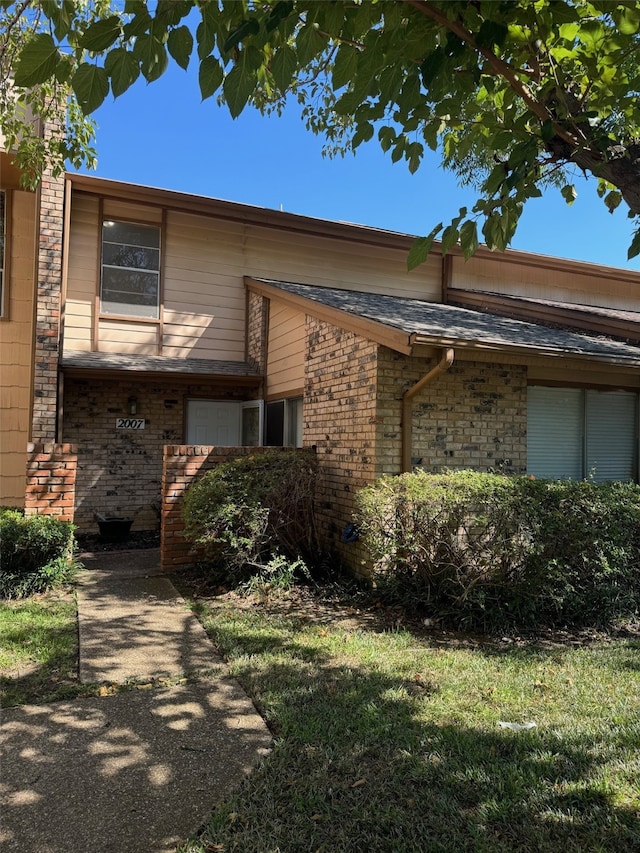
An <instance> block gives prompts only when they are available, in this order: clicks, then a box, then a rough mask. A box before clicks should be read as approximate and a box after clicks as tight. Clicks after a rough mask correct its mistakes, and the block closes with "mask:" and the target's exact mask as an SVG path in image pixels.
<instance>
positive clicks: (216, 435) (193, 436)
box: [186, 400, 242, 447]
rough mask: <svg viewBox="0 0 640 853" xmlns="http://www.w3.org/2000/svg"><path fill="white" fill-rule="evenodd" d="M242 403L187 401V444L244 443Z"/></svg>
mask: <svg viewBox="0 0 640 853" xmlns="http://www.w3.org/2000/svg"><path fill="white" fill-rule="evenodd" d="M241 424H242V403H229V402H221V401H219V400H188V401H187V430H186V432H187V435H186V439H187V444H204V445H208V446H214V447H216V446H217V447H238V446H240V445H241V444H242V437H241Z"/></svg>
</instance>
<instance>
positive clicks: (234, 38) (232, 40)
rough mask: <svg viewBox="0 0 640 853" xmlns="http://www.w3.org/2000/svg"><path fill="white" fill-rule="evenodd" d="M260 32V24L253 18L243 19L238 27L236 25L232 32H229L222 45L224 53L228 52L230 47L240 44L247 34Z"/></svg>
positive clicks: (253, 34) (251, 34)
mask: <svg viewBox="0 0 640 853" xmlns="http://www.w3.org/2000/svg"><path fill="white" fill-rule="evenodd" d="M259 32H260V24H259V23H258V21H257V20H256V19H255V18H249V19H248V20H246V21H243V22H242V23H241V24H240V26H239V27H236V29H235V30H233V32H231V33H229V35H228V36H227V38H226V41H225V43H224V45H223V47H222V50H223V51H224V53H228V52H229V51H230V50H231V49H232V48H234V47H236V46H237V45H238V44H240V42H241V41H243V40H244V39H246V38H247V36H255V35H257V34H258V33H259Z"/></svg>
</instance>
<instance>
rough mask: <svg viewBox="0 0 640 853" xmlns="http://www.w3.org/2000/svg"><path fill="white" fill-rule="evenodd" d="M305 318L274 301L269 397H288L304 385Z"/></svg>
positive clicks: (268, 358)
mask: <svg viewBox="0 0 640 853" xmlns="http://www.w3.org/2000/svg"><path fill="white" fill-rule="evenodd" d="M304 322H305V318H304V314H302V313H301V312H300V311H294V310H293V309H292V308H289V307H287V306H285V305H282V304H279V303H278V302H275V301H272V302H271V307H270V310H269V333H268V335H269V336H268V341H269V348H268V354H267V382H266V390H265V396H266V397H268V398H271V399H273V398H274V397H287V396H290V395H291V394H292V393H297V392H300V391H301V389H302V388H303V387H304V363H305V325H304Z"/></svg>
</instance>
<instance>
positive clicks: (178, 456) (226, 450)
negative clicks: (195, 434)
mask: <svg viewBox="0 0 640 853" xmlns="http://www.w3.org/2000/svg"><path fill="white" fill-rule="evenodd" d="M262 450H264V448H262V447H201V446H198V445H174V446H167V447H165V448H164V456H163V461H162V526H161V534H160V566H161V570H162V571H163V572H170V571H173V570H175V569H177V568H179V567H181V566H185V565H189V564H190V563H193V562H194V561H195V560H197V554H194V553H193V551H192V548H191V545H190V544H189V543H188V542H186V541H185V538H184V522H183V521H182V499H183V496H184V493H185V491H186V490H187V488H188V487H189V486H190V485H191V483H193V482H194V481H195V480H197V479H198V478H199V477H201V476H202V475H203V474H206V473H207V471H211V469H212V468H215V466H216V465H219V464H220V463H221V462H227V461H228V460H229V459H237V458H238V457H239V456H248V455H249V454H251V453H260V452H261V451H262Z"/></svg>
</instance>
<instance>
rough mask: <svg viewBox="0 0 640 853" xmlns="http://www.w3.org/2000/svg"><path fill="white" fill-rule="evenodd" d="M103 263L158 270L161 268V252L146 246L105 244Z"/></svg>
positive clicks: (103, 247)
mask: <svg viewBox="0 0 640 853" xmlns="http://www.w3.org/2000/svg"><path fill="white" fill-rule="evenodd" d="M102 263H103V264H106V265H108V266H114V267H131V268H133V269H142V270H157V269H158V268H159V266H160V250H159V249H147V248H145V247H144V246H129V245H124V244H122V243H104V244H103V246H102Z"/></svg>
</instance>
